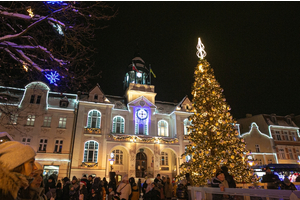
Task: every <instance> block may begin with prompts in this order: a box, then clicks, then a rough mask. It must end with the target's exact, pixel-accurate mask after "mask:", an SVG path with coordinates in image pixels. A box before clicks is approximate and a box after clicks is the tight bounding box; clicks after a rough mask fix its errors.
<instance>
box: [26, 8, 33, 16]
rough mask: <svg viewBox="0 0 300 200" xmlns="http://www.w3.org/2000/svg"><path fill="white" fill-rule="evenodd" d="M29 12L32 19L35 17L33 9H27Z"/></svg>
mask: <svg viewBox="0 0 300 200" xmlns="http://www.w3.org/2000/svg"><path fill="white" fill-rule="evenodd" d="M27 12H28V13H29V14H28V15H29V16H30V17H31V18H33V17H34V14H33V12H32V10H31V8H29V9H27Z"/></svg>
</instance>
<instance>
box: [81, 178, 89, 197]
mask: <svg viewBox="0 0 300 200" xmlns="http://www.w3.org/2000/svg"><path fill="white" fill-rule="evenodd" d="M79 200H88V191H87V189H86V186H85V182H84V181H81V182H80V186H79Z"/></svg>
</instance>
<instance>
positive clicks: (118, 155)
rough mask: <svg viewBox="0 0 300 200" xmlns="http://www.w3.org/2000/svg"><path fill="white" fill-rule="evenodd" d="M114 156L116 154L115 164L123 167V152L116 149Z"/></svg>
mask: <svg viewBox="0 0 300 200" xmlns="http://www.w3.org/2000/svg"><path fill="white" fill-rule="evenodd" d="M113 154H114V158H115V162H114V164H116V165H123V151H121V150H119V149H116V150H113Z"/></svg>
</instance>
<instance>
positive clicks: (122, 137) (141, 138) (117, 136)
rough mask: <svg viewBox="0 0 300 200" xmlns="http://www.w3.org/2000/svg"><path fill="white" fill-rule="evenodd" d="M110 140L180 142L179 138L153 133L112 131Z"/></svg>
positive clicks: (157, 142)
mask: <svg viewBox="0 0 300 200" xmlns="http://www.w3.org/2000/svg"><path fill="white" fill-rule="evenodd" d="M108 137H109V138H110V140H114V141H125V142H126V141H127V142H135V143H136V142H138V143H156V144H159V143H163V144H178V143H179V141H178V138H172V137H162V136H151V135H132V134H130V135H129V134H114V133H111V134H110V135H109V136H108Z"/></svg>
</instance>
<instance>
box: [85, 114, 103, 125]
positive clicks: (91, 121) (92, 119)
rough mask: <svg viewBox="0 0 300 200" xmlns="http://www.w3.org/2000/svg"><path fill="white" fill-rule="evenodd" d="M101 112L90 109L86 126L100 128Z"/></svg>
mask: <svg viewBox="0 0 300 200" xmlns="http://www.w3.org/2000/svg"><path fill="white" fill-rule="evenodd" d="M100 125H101V113H100V112H99V111H98V110H91V111H90V112H89V114H88V121H87V128H100Z"/></svg>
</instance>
